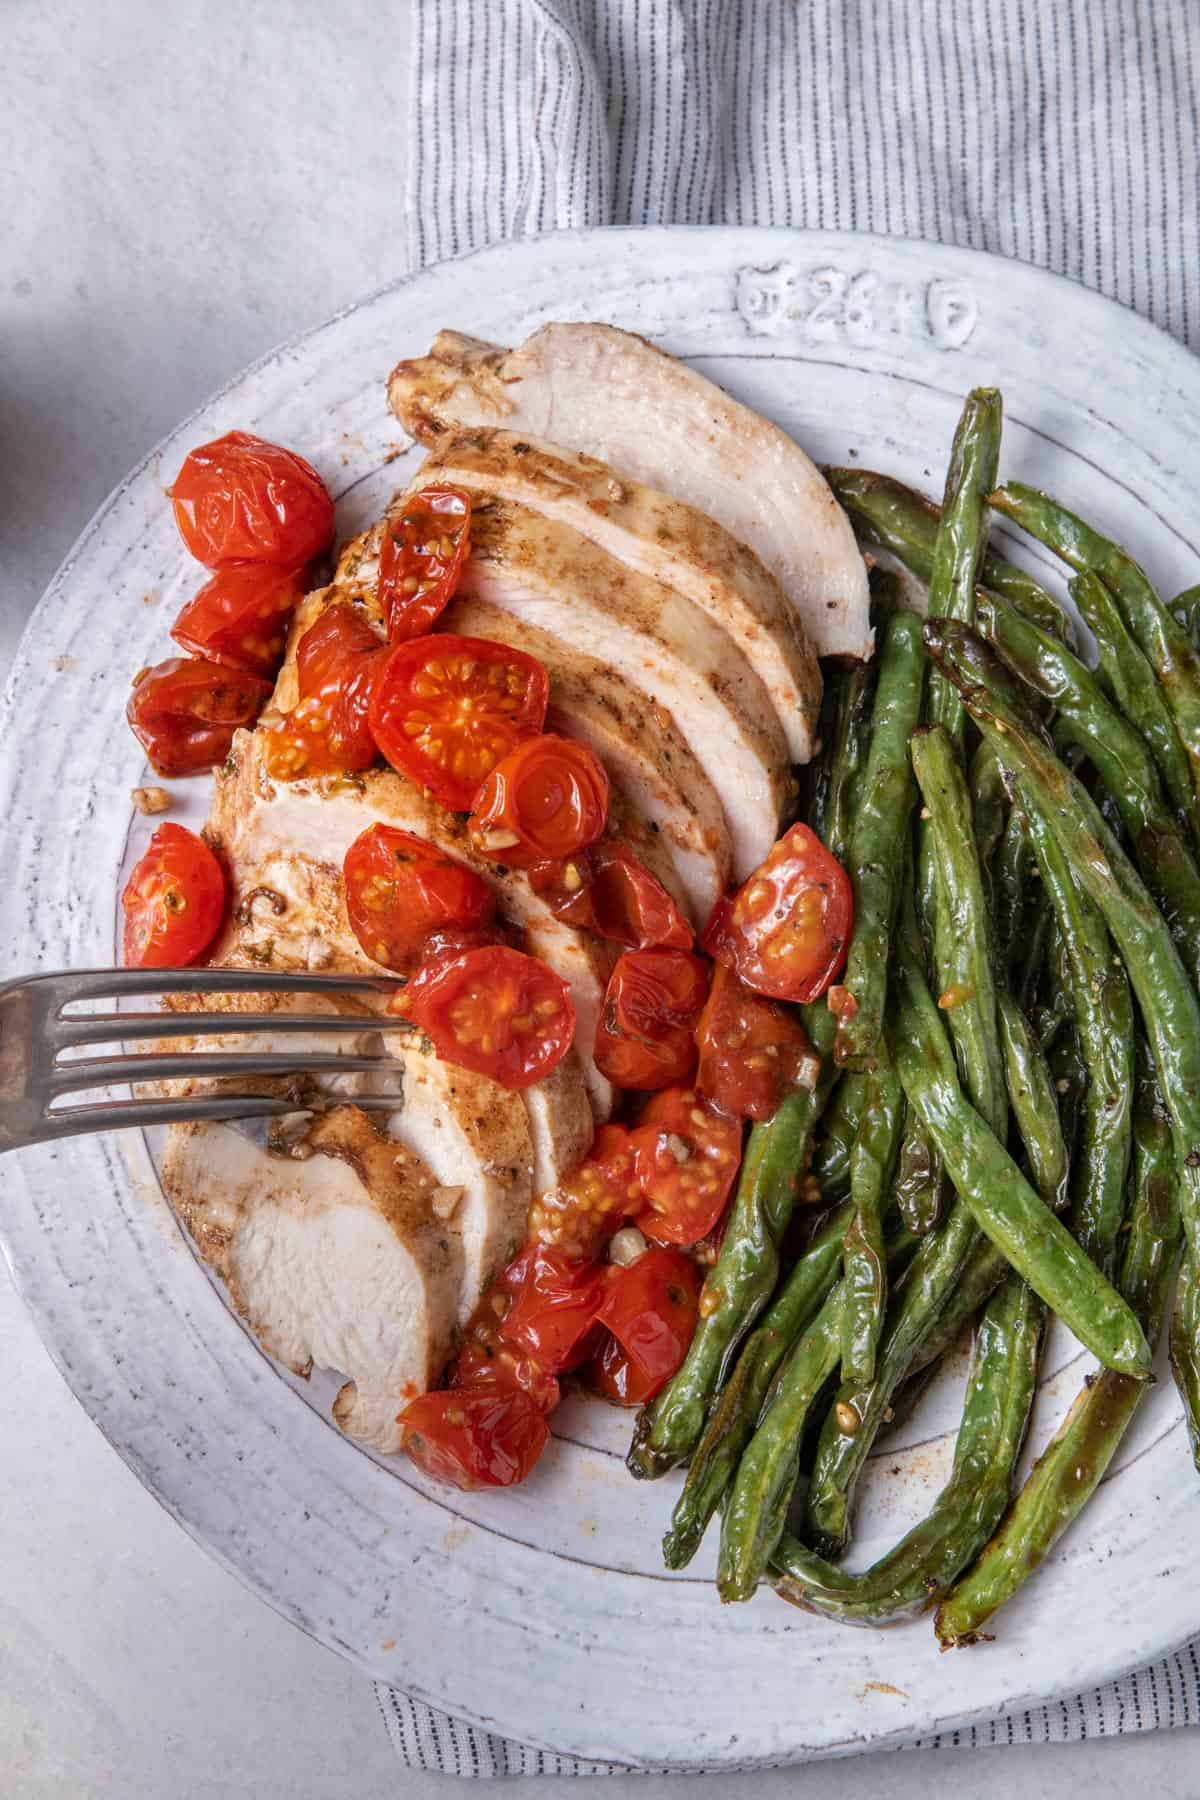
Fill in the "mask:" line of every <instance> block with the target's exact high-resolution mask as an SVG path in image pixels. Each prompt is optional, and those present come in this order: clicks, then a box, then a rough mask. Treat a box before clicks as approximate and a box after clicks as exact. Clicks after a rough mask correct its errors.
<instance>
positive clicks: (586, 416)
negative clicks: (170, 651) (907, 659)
mask: <svg viewBox="0 0 1200 1800" xmlns="http://www.w3.org/2000/svg"><path fill="white" fill-rule="evenodd" d="M388 399H389V401H390V404H391V407H392V411H393V412H394V413H395V415H396V417H397V418H398V419H399V420H400V422H401V424H402V425H403V426H404V427H405V429H406V430H407V431H409V432H411V433H412V435H413V436H414V437H417V438H420V439H422V440H423V441H424V442H426V443H432V442H434V441H435V440H436V439H437V437H438V436H439V435H440V434H441V433H442V432H444V431H447V430H452V429H455V428H460V427H464V426H465V427H472V426H479V425H483V426H499V427H500V428H501V429H503V430H504V431H508V432H513V433H518V434H522V435H524V434H529V435H530V436H532V437H535V438H539V439H543V440H545V441H547V442H549V443H553V444H561V445H563V446H564V447H565V448H567V449H569V450H576V451H582V452H585V453H586V454H588V455H590V456H595V457H598V458H599V459H600V461H601V462H604V463H609V464H611V466H612V468H613V469H614V470H615V471H616V473H617V474H618V476H630V477H632V479H633V480H635V481H642V482H645V483H646V484H647V486H649V487H652V488H657V489H658V490H660V491H661V492H662V493H664V494H671V495H674V497H675V498H676V499H677V500H681V501H684V502H686V503H687V504H688V505H689V506H694V507H696V508H698V509H699V510H700V511H701V512H703V513H706V514H707V515H708V517H709V518H710V519H714V520H716V522H717V524H718V525H723V526H724V528H725V530H726V531H728V532H730V533H731V534H732V536H733V537H735V538H736V539H737V540H738V541H739V543H742V544H745V545H747V546H748V547H749V548H750V549H751V550H753V551H754V552H755V554H756V555H757V556H758V557H759V559H760V560H761V561H762V562H763V563H764V564H765V565H766V567H767V569H769V570H770V572H771V574H772V575H774V577H775V578H776V580H777V581H778V582H779V584H780V586H781V587H782V589H783V591H784V593H785V594H786V595H787V597H788V599H789V600H790V601H791V604H792V606H793V607H794V608H795V610H796V613H797V615H798V617H799V619H800V621H801V624H802V625H803V627H804V631H805V635H806V637H807V640H808V642H809V643H810V644H811V646H812V648H813V649H814V650H815V651H816V653H817V655H819V656H833V655H841V656H857V657H865V656H868V655H869V654H870V651H871V640H872V634H871V629H870V621H869V606H868V595H867V573H866V567H865V565H864V563H863V559H862V556H861V555H860V553H859V550H858V546H857V545H856V543H855V541H854V533H853V531H852V530H851V528H850V522H849V520H848V519H847V518H846V515H845V513H844V512H843V511H842V509H841V507H840V506H839V505H838V503H837V501H836V499H835V498H834V496H833V493H832V491H831V490H830V488H829V485H828V483H827V482H826V481H825V479H824V477H823V476H822V475H821V472H820V470H819V469H817V468H816V466H815V465H814V464H813V463H812V462H811V461H810V460H809V458H808V457H807V456H806V455H805V454H804V452H803V450H801V449H800V447H799V446H798V445H797V444H795V443H793V441H792V439H791V438H789V437H788V436H787V434H786V433H785V432H783V431H781V430H780V429H779V428H778V426H776V425H772V424H771V423H770V422H769V421H768V420H766V419H764V418H763V417H762V416H761V415H760V414H759V413H756V412H753V411H752V410H751V409H750V408H749V407H746V406H742V405H741V404H740V403H739V402H738V401H736V400H733V399H731V398H730V396H729V395H728V394H726V393H724V392H723V391H722V389H720V388H719V387H717V386H716V385H715V384H714V383H713V382H711V381H708V380H707V379H706V378H705V377H704V376H703V375H700V374H698V373H697V372H696V371H695V370H694V369H691V368H689V367H688V365H687V364H686V363H684V362H680V361H679V360H678V359H677V358H675V357H673V356H668V355H667V354H666V353H665V352H664V351H662V350H659V349H656V348H655V346H654V345H653V344H649V343H647V342H646V340H645V339H644V338H640V337H636V336H634V335H633V334H632V333H631V332H627V331H619V330H617V329H616V328H615V327H613V326H611V325H593V324H561V325H544V326H543V327H542V328H541V330H540V331H537V332H535V333H534V335H533V336H532V337H531V338H529V339H527V340H526V342H525V343H524V344H522V345H521V347H520V348H519V349H516V350H506V349H504V348H502V347H500V346H498V345H495V344H486V343H483V342H481V341H480V340H479V339H478V338H469V337H463V336H462V335H461V334H460V333H458V332H454V331H443V332H439V334H438V336H437V337H436V338H435V339H434V342H433V347H432V349H431V350H430V353H429V355H428V356H422V357H417V358H416V359H414V360H412V361H408V362H402V363H399V364H398V365H397V367H396V368H395V369H394V370H393V372H392V376H391V379H390V381H389V383H388Z"/></svg>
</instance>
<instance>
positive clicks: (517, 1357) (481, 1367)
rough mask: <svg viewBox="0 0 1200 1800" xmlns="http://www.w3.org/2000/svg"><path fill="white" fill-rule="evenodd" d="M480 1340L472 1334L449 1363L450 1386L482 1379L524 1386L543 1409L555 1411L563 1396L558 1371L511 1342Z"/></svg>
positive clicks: (474, 1384)
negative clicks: (542, 1365) (552, 1372)
mask: <svg viewBox="0 0 1200 1800" xmlns="http://www.w3.org/2000/svg"><path fill="white" fill-rule="evenodd" d="M492 1335H493V1338H494V1342H492V1343H490V1344H484V1343H480V1342H479V1341H478V1340H477V1339H474V1338H472V1339H471V1340H470V1341H469V1342H467V1343H466V1344H464V1345H463V1347H462V1349H461V1350H460V1351H459V1353H458V1355H457V1356H456V1357H455V1359H454V1361H453V1362H452V1363H451V1365H450V1371H449V1373H448V1375H447V1377H446V1385H447V1387H452V1388H456V1387H478V1385H479V1384H480V1382H497V1383H499V1384H500V1386H501V1387H519V1388H523V1389H524V1390H525V1392H526V1393H527V1394H528V1395H529V1397H530V1399H531V1400H532V1401H533V1402H534V1404H535V1405H536V1406H537V1407H539V1408H540V1410H541V1411H542V1412H544V1413H550V1412H553V1411H554V1409H555V1407H556V1406H557V1405H558V1403H559V1401H560V1400H561V1399H562V1389H561V1387H560V1386H559V1384H558V1378H557V1376H555V1375H548V1374H547V1373H546V1371H545V1370H544V1369H542V1368H539V1367H538V1365H537V1363H535V1362H534V1360H533V1358H532V1357H529V1356H524V1355H522V1353H521V1352H520V1351H519V1350H517V1349H515V1348H514V1347H513V1346H512V1345H511V1344H505V1343H502V1342H501V1341H500V1336H499V1333H498V1332H497V1333H493V1334H492Z"/></svg>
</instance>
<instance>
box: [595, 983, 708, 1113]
mask: <svg viewBox="0 0 1200 1800" xmlns="http://www.w3.org/2000/svg"><path fill="white" fill-rule="evenodd" d="M707 994H708V969H707V967H706V965H705V964H704V963H703V962H701V960H700V958H699V957H698V956H692V955H689V953H688V952H687V951H686V950H626V951H625V953H624V955H622V956H619V957H618V958H617V962H616V967H615V968H614V969H613V972H612V974H611V976H610V977H609V982H608V987H607V988H606V989H605V993H604V1005H603V1006H602V1008H601V1011H600V1023H599V1025H598V1026H597V1028H596V1047H595V1057H596V1067H597V1068H598V1069H599V1070H600V1072H601V1074H603V1075H606V1076H607V1077H608V1079H609V1080H610V1081H611V1082H613V1083H614V1084H615V1085H616V1086H617V1087H627V1088H648V1089H653V1088H663V1087H669V1086H670V1085H671V1083H672V1082H676V1081H687V1079H688V1078H689V1076H690V1075H691V1072H692V1068H693V1066H694V1064H695V1060H696V1046H695V1042H694V1039H693V1035H692V1034H693V1032H694V1031H695V1027H696V1021H697V1019H698V1018H699V1016H700V1011H701V1008H702V1007H703V1005H704V1001H705V998H706V996H707Z"/></svg>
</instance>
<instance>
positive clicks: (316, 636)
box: [265, 601, 386, 781]
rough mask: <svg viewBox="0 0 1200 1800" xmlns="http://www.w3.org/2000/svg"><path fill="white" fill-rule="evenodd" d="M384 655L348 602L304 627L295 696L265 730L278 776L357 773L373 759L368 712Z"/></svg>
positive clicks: (267, 753)
mask: <svg viewBox="0 0 1200 1800" xmlns="http://www.w3.org/2000/svg"><path fill="white" fill-rule="evenodd" d="M385 654H386V652H385V648H384V645H383V644H382V643H381V642H380V640H379V638H378V637H377V636H376V634H375V633H374V632H373V631H372V629H371V627H370V626H369V625H368V624H367V622H366V620H365V619H364V618H363V617H362V616H361V615H360V614H359V613H357V612H356V611H355V609H354V607H353V606H351V605H350V604H349V603H348V602H346V601H339V602H338V604H337V605H336V606H330V607H328V608H327V609H326V611H325V612H323V613H322V614H321V616H320V618H319V619H318V620H317V621H316V623H315V624H314V625H311V626H310V627H309V629H308V630H307V631H306V632H305V633H304V636H303V637H302V638H301V639H300V642H299V644H298V645H297V646H296V683H297V687H298V690H299V694H300V699H299V702H298V704H297V705H296V706H295V707H293V709H292V711H291V712H290V713H287V714H286V715H285V716H284V718H282V719H281V720H279V721H278V722H277V723H276V724H273V725H272V727H271V729H270V731H269V733H268V735H267V740H266V745H265V756H266V764H267V769H268V771H269V772H270V774H271V775H272V776H274V778H275V780H276V781H301V780H304V779H306V778H307V777H308V776H315V775H342V774H355V773H357V772H358V771H359V770H362V769H369V768H370V767H371V764H372V763H373V762H375V761H376V760H377V759H378V752H377V750H376V748H375V739H374V738H373V737H372V735H371V726H370V719H369V713H370V705H371V693H372V689H373V688H374V684H375V678H376V675H377V673H378V670H379V668H380V665H381V663H382V660H383V657H384V655H385Z"/></svg>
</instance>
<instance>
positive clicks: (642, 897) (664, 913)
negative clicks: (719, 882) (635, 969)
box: [529, 838, 692, 950]
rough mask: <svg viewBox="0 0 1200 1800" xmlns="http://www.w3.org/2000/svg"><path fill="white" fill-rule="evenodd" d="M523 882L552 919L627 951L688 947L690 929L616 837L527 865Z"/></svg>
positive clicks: (663, 890) (656, 881) (653, 877)
mask: <svg viewBox="0 0 1200 1800" xmlns="http://www.w3.org/2000/svg"><path fill="white" fill-rule="evenodd" d="M529 884H530V886H531V887H532V888H533V891H534V893H535V894H540V895H541V897H542V899H543V900H544V901H545V902H546V904H547V906H548V907H549V908H550V911H551V912H552V913H553V914H554V916H555V918H556V919H562V920H563V921H564V923H565V924H568V925H575V926H578V927H582V928H584V929H586V930H588V931H594V932H596V933H597V934H598V935H599V936H600V937H604V938H611V940H612V941H613V942H614V943H616V944H624V945H625V946H626V947H627V948H628V949H630V950H651V949H654V948H662V949H667V950H690V949H691V947H692V928H691V926H690V925H689V924H688V922H687V920H686V919H685V918H684V916H683V914H682V913H681V912H680V910H679V908H678V907H677V906H676V904H675V902H674V900H672V898H671V896H670V894H668V892H667V890H666V888H665V887H664V886H663V884H662V882H661V881H660V880H659V879H658V877H657V876H656V875H652V874H651V873H650V871H649V869H648V868H647V867H646V866H645V864H644V863H643V862H641V861H640V860H639V859H638V858H637V857H636V856H635V855H634V853H633V851H632V850H631V849H630V848H629V846H628V844H623V843H622V842H621V840H620V839H619V838H601V839H600V841H599V842H598V843H595V844H593V845H592V846H591V847H590V848H589V849H587V850H581V851H580V852H579V853H578V854H577V855H575V856H568V857H562V858H559V859H558V860H556V861H553V862H539V863H534V864H532V865H531V867H530V869H529Z"/></svg>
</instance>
